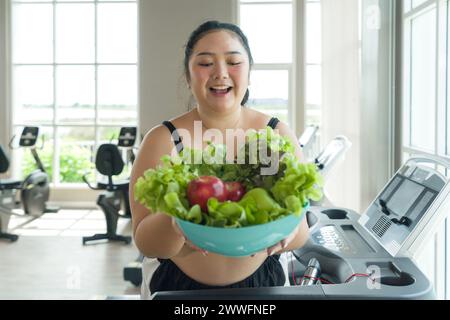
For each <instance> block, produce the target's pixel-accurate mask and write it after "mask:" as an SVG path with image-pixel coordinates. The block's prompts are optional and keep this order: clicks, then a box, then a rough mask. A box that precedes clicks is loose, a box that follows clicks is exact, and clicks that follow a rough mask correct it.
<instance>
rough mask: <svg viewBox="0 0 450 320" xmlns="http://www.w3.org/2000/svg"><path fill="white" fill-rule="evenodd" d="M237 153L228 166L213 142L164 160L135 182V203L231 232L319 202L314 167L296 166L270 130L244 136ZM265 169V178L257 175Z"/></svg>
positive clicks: (286, 144) (289, 148)
mask: <svg viewBox="0 0 450 320" xmlns="http://www.w3.org/2000/svg"><path fill="white" fill-rule="evenodd" d="M255 145H256V147H255ZM239 152H240V153H239V154H238V156H237V157H236V159H235V160H234V162H233V163H227V162H226V148H225V146H223V145H216V144H213V143H209V144H208V146H207V147H206V148H205V149H204V150H193V149H188V148H185V149H184V151H183V152H182V153H181V154H180V155H179V156H177V157H173V158H170V157H169V156H164V157H163V158H162V165H161V166H159V167H158V168H156V169H149V170H147V171H146V172H145V173H144V175H143V176H142V177H140V178H139V179H138V181H137V182H136V184H135V199H136V201H139V202H140V203H142V204H143V205H144V206H145V207H147V208H148V209H149V210H150V211H151V212H164V213H167V214H169V215H171V216H175V217H177V218H179V219H183V220H187V221H191V222H194V223H199V224H204V225H209V226H217V227H225V228H236V227H243V226H249V225H256V224H262V223H267V222H270V221H274V220H276V219H279V218H281V217H284V216H287V215H290V214H297V215H299V214H301V213H302V210H303V208H304V207H305V205H306V204H307V203H308V201H309V200H315V201H317V200H319V199H320V198H321V196H322V190H321V187H322V186H323V179H322V177H321V175H320V174H319V172H318V171H317V168H316V165H315V164H313V163H301V162H300V161H299V159H297V157H296V156H295V153H294V147H293V145H292V143H291V141H290V140H289V139H288V138H286V137H283V136H280V135H278V134H276V133H275V132H274V131H273V130H272V129H271V128H270V127H267V130H262V131H254V130H253V131H249V133H248V134H247V140H246V144H245V146H244V147H243V148H242V149H241V150H239ZM199 160H200V161H199ZM268 169H270V170H272V172H271V174H262V173H263V172H267V171H268ZM273 169H274V170H273ZM264 170H266V171H264ZM205 176H207V177H208V178H207V179H206V180H205ZM219 181H220V182H222V184H221V183H220V182H219ZM214 186H219V187H218V190H215V187H214Z"/></svg>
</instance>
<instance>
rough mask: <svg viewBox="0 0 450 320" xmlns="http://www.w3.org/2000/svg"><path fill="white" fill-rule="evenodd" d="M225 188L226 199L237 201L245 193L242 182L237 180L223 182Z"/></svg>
mask: <svg viewBox="0 0 450 320" xmlns="http://www.w3.org/2000/svg"><path fill="white" fill-rule="evenodd" d="M225 188H226V189H227V200H230V201H236V202H237V201H239V200H241V198H242V197H243V196H244V194H245V187H244V186H243V185H242V183H240V182H237V181H232V182H225Z"/></svg>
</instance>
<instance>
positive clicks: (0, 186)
mask: <svg viewBox="0 0 450 320" xmlns="http://www.w3.org/2000/svg"><path fill="white" fill-rule="evenodd" d="M38 136H39V128H38V127H24V128H23V130H22V134H21V136H20V140H19V148H29V149H30V151H31V154H32V155H33V158H34V161H35V163H36V166H37V169H36V170H34V171H33V172H31V173H30V174H29V175H28V176H27V177H26V178H25V179H24V180H23V181H21V180H2V181H0V191H1V192H0V213H1V217H2V222H1V229H2V235H3V236H2V237H0V238H8V239H9V240H11V241H16V240H17V237H16V236H14V235H13V236H12V237H11V236H10V235H8V234H7V233H6V229H7V226H8V223H9V219H10V217H11V215H12V214H13V210H14V209H17V208H18V205H20V204H22V208H23V211H24V213H25V215H29V216H32V217H34V218H39V217H40V216H42V215H43V214H44V213H56V212H58V210H59V208H57V207H50V206H49V205H48V203H47V202H48V199H49V197H50V182H49V178H48V174H47V172H46V170H45V168H44V165H43V164H42V161H41V159H40V158H39V155H38V153H37V151H36V141H37V139H38ZM14 139H15V136H14V137H13V138H12V139H11V141H10V142H9V147H10V149H14V147H13V145H12V144H13V141H14ZM8 169H9V159H8V157H7V155H6V152H5V151H4V150H3V148H1V149H0V173H5V172H7V171H8ZM17 190H20V202H18V203H16V200H15V196H16V192H17Z"/></svg>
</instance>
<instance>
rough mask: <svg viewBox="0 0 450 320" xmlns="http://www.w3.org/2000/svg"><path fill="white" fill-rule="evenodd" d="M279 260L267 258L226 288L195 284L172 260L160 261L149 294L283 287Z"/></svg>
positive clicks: (273, 257) (274, 257) (283, 281)
mask: <svg viewBox="0 0 450 320" xmlns="http://www.w3.org/2000/svg"><path fill="white" fill-rule="evenodd" d="M279 258H280V256H279V255H273V256H270V257H268V258H267V259H266V260H265V261H264V263H263V264H262V265H261V266H260V267H259V268H258V270H256V271H255V272H254V273H253V274H252V275H250V276H249V277H247V278H245V279H244V280H242V281H239V282H236V283H233V284H230V285H227V286H210V285H206V284H203V283H200V282H197V281H195V280H193V279H191V278H190V277H188V276H187V275H186V274H185V273H184V272H183V271H181V270H180V268H178V266H177V265H176V264H175V263H173V262H172V260H169V259H168V260H160V263H161V264H160V265H159V266H158V268H157V269H156V270H155V272H154V273H153V276H152V279H151V281H150V292H151V293H155V292H158V291H175V290H199V289H224V288H253V287H274V286H283V285H284V283H285V281H286V277H285V275H284V270H283V267H282V266H281V264H280V262H279V261H278V259H279Z"/></svg>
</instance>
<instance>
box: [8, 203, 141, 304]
mask: <svg viewBox="0 0 450 320" xmlns="http://www.w3.org/2000/svg"><path fill="white" fill-rule="evenodd" d="M9 231H10V232H11V233H14V234H18V235H19V239H18V241H16V242H13V243H10V242H8V241H0V299H95V298H98V297H105V296H120V295H135V294H138V293H139V288H136V287H134V286H133V285H132V284H131V283H128V282H125V281H124V280H123V268H124V267H125V266H126V265H127V264H128V263H129V262H131V261H134V260H135V259H136V257H137V256H138V252H137V249H136V247H135V246H134V244H130V245H125V244H122V243H110V242H106V243H105V242H103V243H101V242H98V243H92V244H90V245H87V246H83V245H82V240H81V237H82V236H89V235H93V234H95V233H104V232H105V231H106V225H105V220H104V217H103V214H102V212H101V211H99V210H60V211H59V212H58V213H55V214H51V213H48V214H45V215H43V216H42V217H40V218H38V219H34V220H33V219H31V218H30V217H27V216H13V217H12V218H11V221H10V230H9ZM117 231H118V233H119V234H125V235H130V234H131V221H130V219H126V218H121V219H119V223H118V228H117Z"/></svg>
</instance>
